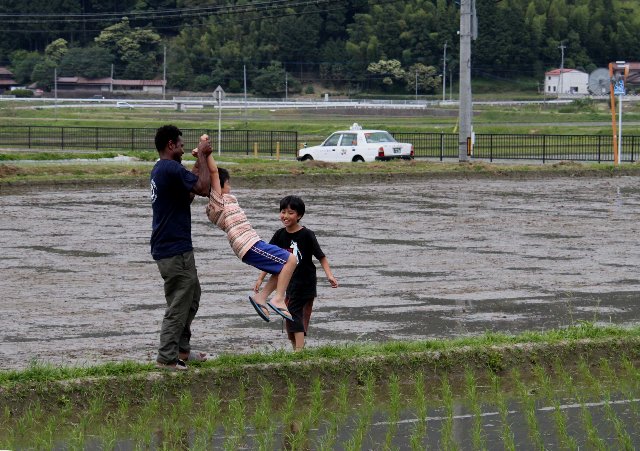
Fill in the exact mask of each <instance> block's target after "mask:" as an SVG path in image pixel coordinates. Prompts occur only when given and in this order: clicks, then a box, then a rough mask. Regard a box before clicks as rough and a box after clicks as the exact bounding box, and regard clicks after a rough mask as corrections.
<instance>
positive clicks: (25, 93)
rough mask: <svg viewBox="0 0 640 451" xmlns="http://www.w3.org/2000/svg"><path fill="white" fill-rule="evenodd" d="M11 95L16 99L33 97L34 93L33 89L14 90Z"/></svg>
mask: <svg viewBox="0 0 640 451" xmlns="http://www.w3.org/2000/svg"><path fill="white" fill-rule="evenodd" d="M10 94H12V95H14V96H16V97H33V91H32V90H31V89H14V90H13V91H11V92H10Z"/></svg>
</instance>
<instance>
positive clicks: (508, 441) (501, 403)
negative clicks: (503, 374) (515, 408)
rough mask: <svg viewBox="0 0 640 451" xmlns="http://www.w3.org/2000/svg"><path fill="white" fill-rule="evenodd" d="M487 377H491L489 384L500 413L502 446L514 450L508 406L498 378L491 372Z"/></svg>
mask: <svg viewBox="0 0 640 451" xmlns="http://www.w3.org/2000/svg"><path fill="white" fill-rule="evenodd" d="M489 377H490V379H491V386H492V387H493V396H494V399H495V402H496V405H497V407H498V412H499V413H500V421H501V423H502V425H501V428H500V435H501V437H502V442H503V444H504V448H505V449H507V450H510V451H515V449H516V444H515V437H514V435H513V430H512V429H511V425H510V424H509V408H508V406H507V401H506V400H505V398H504V394H503V393H502V389H501V387H500V378H499V377H498V376H497V375H496V374H494V373H491V374H490V375H489Z"/></svg>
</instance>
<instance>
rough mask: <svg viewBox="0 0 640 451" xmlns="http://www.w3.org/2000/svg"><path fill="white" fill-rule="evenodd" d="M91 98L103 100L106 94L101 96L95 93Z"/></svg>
mask: <svg viewBox="0 0 640 451" xmlns="http://www.w3.org/2000/svg"><path fill="white" fill-rule="evenodd" d="M91 98H92V99H96V100H103V99H104V96H101V95H100V94H94V95H93V96H91Z"/></svg>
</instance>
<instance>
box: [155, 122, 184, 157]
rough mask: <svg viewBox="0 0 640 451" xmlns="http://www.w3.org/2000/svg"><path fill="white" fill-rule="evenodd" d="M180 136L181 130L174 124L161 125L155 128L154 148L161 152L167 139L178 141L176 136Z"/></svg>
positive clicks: (167, 142) (167, 141) (165, 145)
mask: <svg viewBox="0 0 640 451" xmlns="http://www.w3.org/2000/svg"><path fill="white" fill-rule="evenodd" d="M179 136H182V132H181V131H180V129H179V128H178V127H176V126H175V125H163V126H162V127H160V128H159V129H158V130H156V139H155V141H156V150H157V151H158V152H162V151H163V150H164V149H165V147H167V144H169V141H173V142H174V143H175V142H178V137H179Z"/></svg>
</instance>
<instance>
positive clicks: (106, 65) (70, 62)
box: [60, 46, 113, 78]
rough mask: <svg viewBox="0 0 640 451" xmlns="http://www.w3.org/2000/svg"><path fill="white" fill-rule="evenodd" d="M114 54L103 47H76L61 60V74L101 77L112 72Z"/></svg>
mask: <svg viewBox="0 0 640 451" xmlns="http://www.w3.org/2000/svg"><path fill="white" fill-rule="evenodd" d="M112 63H113V55H112V54H111V53H110V52H109V50H107V49H105V48H102V47H97V46H94V47H86V48H80V47H74V48H71V49H69V51H68V52H67V54H66V55H65V56H64V57H63V58H62V60H61V61H60V75H62V76H67V77H73V76H80V77H87V78H101V77H108V76H109V75H110V74H111V64H112Z"/></svg>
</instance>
